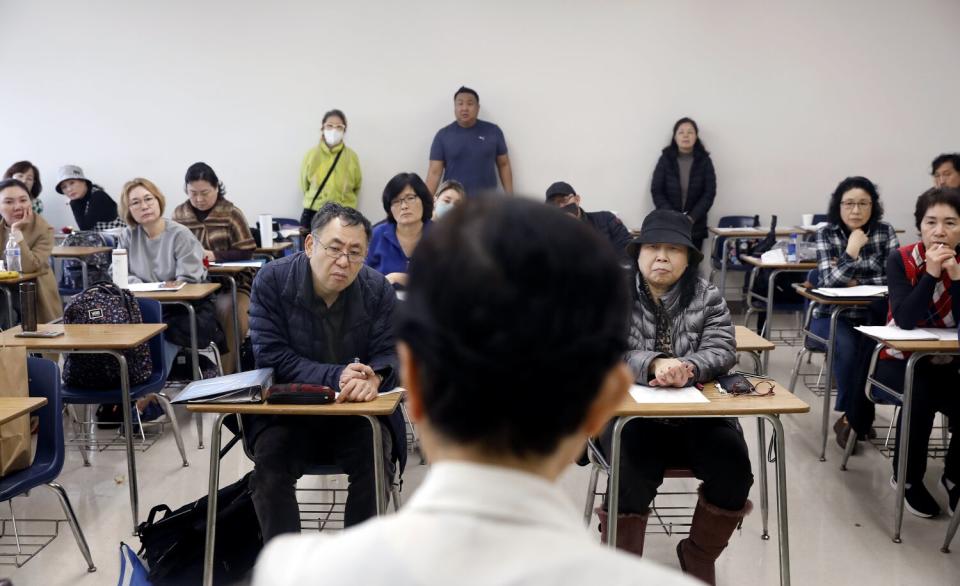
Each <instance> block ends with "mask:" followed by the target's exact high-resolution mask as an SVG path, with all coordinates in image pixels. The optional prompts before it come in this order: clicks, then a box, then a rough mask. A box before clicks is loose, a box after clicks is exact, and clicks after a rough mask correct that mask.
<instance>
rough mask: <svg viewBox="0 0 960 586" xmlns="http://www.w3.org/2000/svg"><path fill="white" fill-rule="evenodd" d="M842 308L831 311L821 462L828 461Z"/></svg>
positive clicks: (836, 306)
mask: <svg viewBox="0 0 960 586" xmlns="http://www.w3.org/2000/svg"><path fill="white" fill-rule="evenodd" d="M840 307H841V306H839V305H835V306H834V307H833V309H832V310H831V311H830V331H829V334H828V335H827V352H826V354H827V355H826V359H825V360H824V362H825V363H826V364H825V365H824V367H823V368H824V369H825V370H826V371H827V374H826V377H825V378H824V381H825V383H826V384H824V388H823V422H822V428H823V429H822V430H821V435H822V436H823V437H822V438H821V440H822V442H821V445H820V461H821V462H826V461H827V436H829V431H828V430H829V429H830V394H831V392H832V391H833V359H834V351H835V346H836V343H837V341H836V337H837V316H839V315H840Z"/></svg>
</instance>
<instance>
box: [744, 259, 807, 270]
mask: <svg viewBox="0 0 960 586" xmlns="http://www.w3.org/2000/svg"><path fill="white" fill-rule="evenodd" d="M740 258H741V259H742V260H743V262H745V263H747V264H749V265H753V266H755V267H759V268H762V269H777V270H785V271H809V270H811V269H815V268H817V261H815V260H809V261H799V262H786V263H767V262H763V261H762V260H760V259H759V258H757V257H755V256H742V257H740Z"/></svg>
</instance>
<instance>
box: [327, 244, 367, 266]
mask: <svg viewBox="0 0 960 586" xmlns="http://www.w3.org/2000/svg"><path fill="white" fill-rule="evenodd" d="M317 244H318V245H319V246H320V247H321V248H323V253H324V254H326V255H327V258H332V259H333V260H334V261H338V260H340V257H341V256H345V257H347V262H348V263H350V264H352V265H356V264H360V263H362V262H363V261H364V259H365V258H366V255H364V254H362V253H360V252H346V251H344V250H343V249H342V248H340V247H339V246H336V245H334V244H331V245H329V246H328V245H326V244H324V243H323V242H317Z"/></svg>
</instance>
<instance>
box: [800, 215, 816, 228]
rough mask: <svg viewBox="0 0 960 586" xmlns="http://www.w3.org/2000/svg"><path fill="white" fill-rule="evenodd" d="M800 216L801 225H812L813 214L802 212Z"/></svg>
mask: <svg viewBox="0 0 960 586" xmlns="http://www.w3.org/2000/svg"><path fill="white" fill-rule="evenodd" d="M800 218H801V220H800V225H801V226H813V214H803V215H802V216H800Z"/></svg>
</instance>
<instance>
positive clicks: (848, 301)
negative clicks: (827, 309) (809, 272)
mask: <svg viewBox="0 0 960 586" xmlns="http://www.w3.org/2000/svg"><path fill="white" fill-rule="evenodd" d="M793 288H794V290H796V292H797V293H798V294H799V295H800V296H801V297H803V298H804V299H809V300H810V301H813V302H814V303H819V304H820V305H848V306H851V307H854V306H857V305H860V306H865V305H870V304H871V303H873V302H874V301H877V300H882V299H886V296H883V297H830V296H828V295H818V294H816V293H814V292H813V290H812V289H807V288H806V287H804V286H803V284H802V283H794V284H793Z"/></svg>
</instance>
